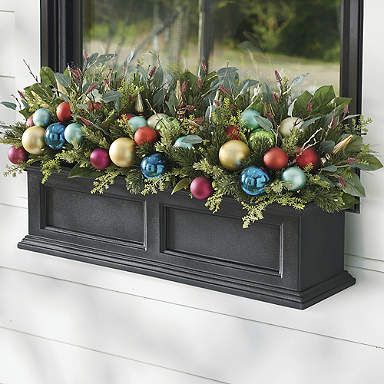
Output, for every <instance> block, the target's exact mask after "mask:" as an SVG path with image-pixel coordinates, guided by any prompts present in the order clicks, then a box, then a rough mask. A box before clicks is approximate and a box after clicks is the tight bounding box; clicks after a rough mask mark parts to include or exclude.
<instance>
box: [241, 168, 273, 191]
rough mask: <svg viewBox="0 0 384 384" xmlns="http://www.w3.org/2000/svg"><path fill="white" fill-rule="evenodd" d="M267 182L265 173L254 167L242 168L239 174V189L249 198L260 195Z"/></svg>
mask: <svg viewBox="0 0 384 384" xmlns="http://www.w3.org/2000/svg"><path fill="white" fill-rule="evenodd" d="M269 180H270V178H269V176H268V174H267V172H265V171H264V170H263V169H261V168H258V167H254V166H251V167H247V168H244V169H243V171H242V172H241V174H240V185H241V189H242V190H243V191H244V192H245V193H246V194H247V195H250V196H259V195H262V194H263V193H264V192H265V189H264V188H265V186H266V184H267V183H268V182H269Z"/></svg>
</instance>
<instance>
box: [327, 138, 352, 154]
mask: <svg viewBox="0 0 384 384" xmlns="http://www.w3.org/2000/svg"><path fill="white" fill-rule="evenodd" d="M352 139H353V135H348V136H347V137H346V138H345V139H343V140H341V141H340V142H339V143H337V144H336V145H335V147H334V148H333V151H332V154H333V155H336V153H339V152H340V151H342V150H343V149H345V148H347V147H348V145H349V143H350V142H351V141H352Z"/></svg>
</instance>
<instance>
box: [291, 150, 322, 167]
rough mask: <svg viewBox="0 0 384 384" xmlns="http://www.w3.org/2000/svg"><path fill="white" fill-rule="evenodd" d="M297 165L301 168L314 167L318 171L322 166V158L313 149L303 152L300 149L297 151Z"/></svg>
mask: <svg viewBox="0 0 384 384" xmlns="http://www.w3.org/2000/svg"><path fill="white" fill-rule="evenodd" d="M297 153H298V154H297V157H296V164H297V165H298V166H299V167H300V168H303V169H304V168H305V167H307V166H308V165H311V166H312V169H313V170H316V169H317V168H318V167H319V165H320V156H319V154H318V153H317V152H316V151H315V150H314V149H313V148H307V149H304V151H301V149H300V148H299V149H298V151H297Z"/></svg>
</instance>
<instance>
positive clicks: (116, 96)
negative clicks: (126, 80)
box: [103, 91, 121, 103]
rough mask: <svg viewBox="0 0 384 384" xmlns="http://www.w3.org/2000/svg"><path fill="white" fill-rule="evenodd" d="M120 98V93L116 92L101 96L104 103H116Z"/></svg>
mask: <svg viewBox="0 0 384 384" xmlns="http://www.w3.org/2000/svg"><path fill="white" fill-rule="evenodd" d="M120 97H121V93H120V92H118V91H107V92H105V93H104V95H103V101H104V103H110V102H111V101H113V102H116V101H117V100H119V99H120Z"/></svg>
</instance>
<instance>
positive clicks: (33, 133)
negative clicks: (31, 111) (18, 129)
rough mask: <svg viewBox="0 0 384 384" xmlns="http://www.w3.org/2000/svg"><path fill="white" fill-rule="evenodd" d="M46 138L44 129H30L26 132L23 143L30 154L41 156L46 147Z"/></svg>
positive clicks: (22, 139)
mask: <svg viewBox="0 0 384 384" xmlns="http://www.w3.org/2000/svg"><path fill="white" fill-rule="evenodd" d="M44 136H45V129H44V128H43V127H37V126H34V127H29V128H27V129H26V130H25V131H24V133H23V136H22V138H21V143H22V145H23V147H24V149H25V150H26V151H27V152H28V153H30V154H32V155H40V154H41V153H42V152H43V148H44V146H45V141H44Z"/></svg>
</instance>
